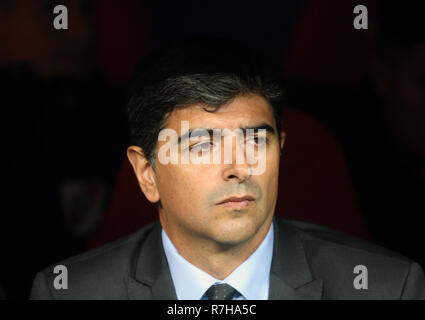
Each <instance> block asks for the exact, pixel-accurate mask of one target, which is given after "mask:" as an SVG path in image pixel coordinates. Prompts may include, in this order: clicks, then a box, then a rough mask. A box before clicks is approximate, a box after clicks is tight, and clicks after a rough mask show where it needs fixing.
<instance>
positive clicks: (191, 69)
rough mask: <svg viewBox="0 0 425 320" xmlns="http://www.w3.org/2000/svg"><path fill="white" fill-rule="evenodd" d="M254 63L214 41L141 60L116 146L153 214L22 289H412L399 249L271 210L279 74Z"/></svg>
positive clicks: (229, 294)
mask: <svg viewBox="0 0 425 320" xmlns="http://www.w3.org/2000/svg"><path fill="white" fill-rule="evenodd" d="M263 61H264V60H262V59H260V58H259V57H258V56H257V55H255V54H253V53H251V52H250V51H249V50H248V49H247V48H243V47H239V46H236V45H234V44H233V43H231V42H226V41H213V40H209V41H201V40H195V41H190V42H188V43H184V44H183V45H179V46H175V47H173V48H171V49H169V50H167V51H165V52H163V53H161V54H158V55H154V56H153V57H152V58H151V59H150V60H147V61H146V63H145V65H144V68H142V70H141V77H140V78H139V79H138V81H137V82H136V86H135V93H134V94H133V96H132V98H131V100H130V103H129V106H128V116H129V122H130V127H131V135H132V145H131V146H130V147H129V148H128V150H127V155H128V158H129V161H130V162H131V164H132V166H133V169H134V172H135V174H136V177H137V179H138V181H139V185H140V188H141V190H142V191H143V193H144V195H145V196H146V197H147V199H148V200H149V201H151V202H153V203H157V205H158V213H159V222H156V223H154V224H152V225H150V226H147V227H145V228H143V229H141V230H139V231H138V232H136V233H135V234H133V235H131V236H129V237H127V238H124V239H121V240H118V241H116V242H114V243H112V244H109V245H106V246H104V247H102V248H99V249H96V250H93V251H90V252H87V253H84V254H82V255H79V256H77V257H74V258H70V259H68V260H65V261H63V262H61V263H60V265H62V266H65V267H66V270H67V273H66V274H62V275H58V274H57V273H54V271H55V269H54V268H55V266H51V267H50V268H47V269H45V270H44V271H42V272H40V273H39V274H38V275H37V277H36V279H35V281H34V286H33V290H32V293H31V298H32V299H181V300H186V299H195V300H197V299H212V300H215V299H229V300H230V299H235V300H238V299H240V300H244V299H248V300H253V299H259V300H260V299H423V298H425V281H424V275H423V271H422V269H421V268H420V267H419V265H417V264H416V263H414V262H412V261H409V260H408V259H407V258H404V257H403V256H400V255H398V254H396V253H394V252H391V251H388V250H386V249H383V248H380V247H377V246H374V245H372V244H369V243H366V242H364V241H361V240H357V239H354V238H351V237H349V236H347V235H344V234H342V233H339V232H336V231H332V230H329V229H327V228H324V227H320V226H315V225H311V224H308V223H302V222H296V221H288V220H281V219H277V218H274V208H275V204H276V201H277V188H278V184H277V182H278V168H279V160H280V154H281V151H282V150H283V146H284V143H285V138H286V137H285V133H283V132H281V130H280V123H281V119H280V115H281V110H282V90H281V86H280V81H279V80H278V77H277V76H276V75H275V73H274V72H273V70H274V69H272V68H269V67H268V66H267V65H266V64H265V63H264V62H263ZM101 157H102V152H101V151H100V150H99V158H101ZM100 161H101V160H100ZM141 214H142V213H141ZM60 268H63V267H60ZM56 272H57V270H56ZM64 276H67V278H66V285H65V287H66V286H67V288H65V289H64V285H63V281H64V278H63V277H64ZM58 277H59V278H58ZM61 281H62V284H61Z"/></svg>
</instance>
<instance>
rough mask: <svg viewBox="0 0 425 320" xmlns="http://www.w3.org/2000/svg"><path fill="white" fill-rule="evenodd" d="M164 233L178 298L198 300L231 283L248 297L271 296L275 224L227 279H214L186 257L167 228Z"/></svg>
mask: <svg viewBox="0 0 425 320" xmlns="http://www.w3.org/2000/svg"><path fill="white" fill-rule="evenodd" d="M161 236H162V244H163V247H164V251H165V255H166V257H167V261H168V266H169V268H170V273H171V277H172V279H173V283H174V287H175V289H176V294H177V298H178V299H179V300H199V299H201V297H202V296H203V295H204V293H205V291H207V290H208V288H209V287H210V286H212V285H213V284H215V283H227V284H229V285H231V286H232V287H233V288H235V289H236V290H237V291H239V293H241V294H242V296H243V297H244V298H246V299H248V300H266V299H268V293H269V279H270V267H271V262H272V256H273V236H274V235H273V223H272V225H271V226H270V229H269V231H268V233H267V235H266V237H265V238H264V240H263V241H262V242H261V244H260V245H259V246H258V248H257V249H256V250H255V252H254V253H253V254H251V255H250V256H249V257H248V259H247V260H245V261H244V262H243V263H242V264H241V265H240V266H238V267H237V268H236V269H235V270H234V271H233V272H232V273H231V274H230V275H229V276H227V278H226V279H224V280H218V279H215V278H214V277H212V276H211V275H209V274H208V273H206V272H205V271H203V270H201V269H199V268H197V267H196V266H194V265H193V264H191V263H190V262H188V261H187V260H186V259H184V258H183V257H182V256H181V255H180V254H179V252H178V251H177V249H176V247H175V246H174V244H173V243H172V242H171V240H170V238H169V237H168V236H167V234H166V233H165V231H164V230H162V233H161Z"/></svg>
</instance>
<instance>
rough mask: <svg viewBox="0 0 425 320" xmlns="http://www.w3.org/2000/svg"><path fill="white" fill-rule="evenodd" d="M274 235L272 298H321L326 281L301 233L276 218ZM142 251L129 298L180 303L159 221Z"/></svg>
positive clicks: (129, 291) (129, 281)
mask: <svg viewBox="0 0 425 320" xmlns="http://www.w3.org/2000/svg"><path fill="white" fill-rule="evenodd" d="M274 233H275V234H274V245H273V259H272V265H271V270H270V289H269V290H270V291H269V299H270V300H302V299H307V300H315V299H321V297H322V287H323V283H322V280H320V279H314V278H313V275H312V273H311V270H310V267H309V264H308V261H307V258H306V255H305V250H304V247H303V244H302V240H301V238H300V236H299V234H298V232H297V231H296V230H295V229H294V228H293V227H291V226H290V225H289V224H287V223H285V222H284V220H281V219H278V218H276V217H275V218H274ZM139 252H140V253H139V256H138V258H137V259H136V263H135V266H134V272H133V274H134V278H128V279H127V280H126V283H127V292H128V296H129V298H130V299H154V300H177V295H176V291H175V288H174V285H173V281H172V278H171V273H170V270H169V268H168V263H167V259H166V256H165V253H164V249H163V246H162V239H161V225H160V224H159V222H157V223H155V225H154V226H153V228H152V230H151V232H150V233H149V234H148V235H147V237H146V239H145V241H143V243H142V246H141V248H140V251H139Z"/></svg>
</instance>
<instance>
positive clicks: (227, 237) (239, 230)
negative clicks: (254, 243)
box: [214, 219, 258, 245]
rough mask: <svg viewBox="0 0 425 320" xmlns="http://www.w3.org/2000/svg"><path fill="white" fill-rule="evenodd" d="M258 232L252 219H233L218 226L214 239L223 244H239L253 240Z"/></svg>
mask: <svg viewBox="0 0 425 320" xmlns="http://www.w3.org/2000/svg"><path fill="white" fill-rule="evenodd" d="M257 230H258V226H257V224H256V223H255V222H254V221H252V220H251V219H232V221H227V222H223V223H222V224H221V225H217V226H216V228H215V230H214V231H215V232H214V233H215V236H214V238H215V239H216V241H217V242H219V243H222V244H227V245H231V244H238V243H242V242H245V241H247V240H249V239H250V238H252V237H253V236H254V235H255V233H256V232H257Z"/></svg>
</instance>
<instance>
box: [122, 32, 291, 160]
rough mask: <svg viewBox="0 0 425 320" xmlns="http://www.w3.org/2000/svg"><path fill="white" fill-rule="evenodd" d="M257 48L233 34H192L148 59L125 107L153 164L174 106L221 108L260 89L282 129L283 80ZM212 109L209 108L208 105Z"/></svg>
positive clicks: (133, 140) (135, 136) (134, 141)
mask: <svg viewBox="0 0 425 320" xmlns="http://www.w3.org/2000/svg"><path fill="white" fill-rule="evenodd" d="M278 70H279V68H276V67H273V65H271V64H269V61H267V62H266V60H265V59H264V58H261V56H260V55H259V54H257V53H255V52H254V51H252V50H250V49H248V48H246V47H244V46H242V45H240V44H236V43H235V42H233V41H230V40H220V39H200V38H198V39H191V40H188V41H185V42H184V43H181V44H178V45H174V46H173V47H170V48H168V49H166V50H164V51H160V52H157V53H155V54H153V55H151V56H150V57H149V58H147V59H145V61H144V63H143V65H142V66H141V68H140V69H139V71H138V77H137V78H136V81H135V82H134V84H133V90H132V91H133V93H132V94H131V98H130V101H129V103H128V107H127V113H128V120H129V126H130V134H131V143H132V144H134V145H137V146H140V147H141V148H142V149H143V152H144V154H145V156H146V157H147V158H148V159H149V161H150V163H151V164H152V165H153V164H154V159H155V147H156V143H157V140H158V135H159V133H160V131H161V129H162V128H163V125H164V123H165V121H166V119H167V116H168V115H169V114H170V112H171V111H173V109H174V108H184V107H188V106H190V105H193V104H201V105H202V106H203V107H204V108H206V107H208V109H210V108H213V109H214V108H216V109H218V108H220V106H222V105H224V104H226V103H228V102H230V101H231V100H232V99H234V98H235V97H237V96H240V95H246V94H258V95H260V96H262V97H264V98H265V99H266V100H267V101H268V103H269V104H270V105H271V107H272V109H273V113H274V118H275V121H276V126H277V129H278V130H279V132H280V122H281V113H282V104H281V101H282V95H283V92H282V80H281V79H280V73H279V72H278ZM208 111H209V110H208Z"/></svg>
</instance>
